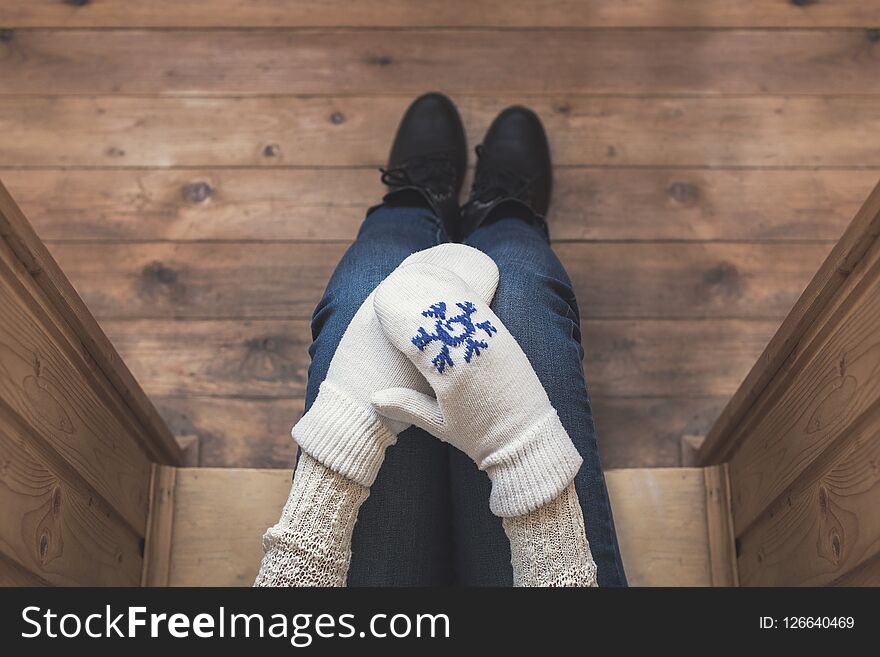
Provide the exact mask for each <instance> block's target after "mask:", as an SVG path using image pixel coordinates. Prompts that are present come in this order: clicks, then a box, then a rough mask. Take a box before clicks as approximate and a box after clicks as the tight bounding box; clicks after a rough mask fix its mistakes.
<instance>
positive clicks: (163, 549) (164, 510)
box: [141, 464, 177, 586]
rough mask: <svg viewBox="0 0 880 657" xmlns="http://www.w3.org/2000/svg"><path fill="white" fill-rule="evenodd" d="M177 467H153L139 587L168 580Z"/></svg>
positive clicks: (157, 584) (165, 583) (165, 584)
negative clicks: (142, 567) (142, 568)
mask: <svg viewBox="0 0 880 657" xmlns="http://www.w3.org/2000/svg"><path fill="white" fill-rule="evenodd" d="M176 481H177V468H176V467H174V466H167V465H160V464H154V465H153V476H152V480H151V483H150V516H149V521H148V522H147V535H146V536H145V538H144V570H143V577H142V579H141V586H168V582H169V580H170V577H171V568H172V565H173V564H172V563H171V546H172V542H173V538H174V536H173V533H174V509H175V495H174V492H175V487H176Z"/></svg>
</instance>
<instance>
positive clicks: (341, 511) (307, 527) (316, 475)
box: [254, 452, 370, 586]
mask: <svg viewBox="0 0 880 657" xmlns="http://www.w3.org/2000/svg"><path fill="white" fill-rule="evenodd" d="M369 495H370V489H369V488H367V487H366V486H361V485H360V484H356V483H354V482H353V481H351V480H350V479H346V478H345V477H343V476H342V475H341V474H338V473H336V472H334V471H333V470H331V469H329V468H327V467H325V466H323V465H321V463H319V462H318V461H316V460H315V459H313V458H312V457H311V456H309V455H308V454H306V453H305V452H302V453H301V455H300V458H299V464H298V466H297V469H296V476H295V477H294V478H293V485H292V486H291V488H290V495H289V496H288V498H287V503H286V504H285V505H284V511H283V512H282V513H281V520H279V521H278V523H277V524H276V525H275V526H274V527H270V528H269V530H268V531H267V532H266V534H265V535H264V536H263V561H262V562H261V563H260V572H259V574H258V575H257V579H256V581H255V582H254V586H345V581H346V576H347V575H348V566H349V564H350V563H351V534H352V531H353V530H354V525H355V523H356V522H357V514H358V510H359V509H360V507H361V505H362V504H363V503H364V501H365V500H366V499H367V497H369Z"/></svg>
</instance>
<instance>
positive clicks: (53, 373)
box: [0, 249, 149, 531]
mask: <svg viewBox="0 0 880 657" xmlns="http://www.w3.org/2000/svg"><path fill="white" fill-rule="evenodd" d="M8 258H9V256H8V253H7V252H6V251H5V249H4V250H0V307H2V308H3V313H2V314H0V390H2V399H3V405H4V406H5V407H6V408H8V409H9V410H10V411H11V412H12V413H14V414H15V415H16V416H17V417H19V418H20V419H21V421H22V422H23V423H25V425H26V426H28V427H31V428H32V429H33V434H34V436H35V438H36V439H38V440H39V441H41V443H42V444H44V445H45V447H46V448H47V449H49V450H52V451H54V452H57V454H58V455H59V456H60V457H61V458H63V459H64V461H66V462H67V463H68V464H69V465H70V467H72V468H73V469H74V470H75V471H76V472H77V473H79V475H80V476H81V477H82V478H83V479H84V480H85V481H86V482H88V484H89V485H90V486H91V487H93V488H94V490H96V491H97V492H98V493H99V494H100V495H101V496H102V497H103V498H104V500H106V501H107V502H108V503H109V504H110V505H112V506H113V508H115V509H116V510H117V511H118V512H119V513H120V515H121V516H122V517H123V518H125V520H126V521H127V522H128V523H129V525H130V526H131V527H132V528H133V529H134V530H135V531H143V528H144V524H145V522H146V516H147V491H148V487H149V460H148V459H147V456H146V455H145V454H144V452H143V451H142V450H141V449H140V446H139V443H138V442H137V441H136V440H135V439H134V437H133V436H132V434H131V432H130V431H129V430H128V428H127V427H126V425H125V423H124V421H122V420H120V418H119V417H118V416H117V415H116V414H115V413H114V412H113V411H114V409H113V408H112V406H111V405H109V404H108V403H106V401H105V398H104V397H103V395H102V394H101V392H100V390H99V389H96V385H95V384H94V382H93V381H92V380H91V377H90V375H91V374H92V373H91V372H89V371H88V370H87V369H86V370H84V369H83V366H82V364H80V363H78V362H77V361H76V360H74V359H73V357H72V356H71V355H70V353H69V352H68V351H67V350H66V348H65V345H64V341H65V339H64V337H63V336H60V335H59V334H58V332H57V330H56V329H55V327H54V325H53V323H52V320H51V319H50V318H49V317H48V316H47V315H46V314H45V311H44V309H43V308H42V307H41V306H40V305H39V304H38V303H37V302H35V301H34V299H33V297H30V296H29V295H28V294H27V291H26V290H25V289H24V288H23V287H22V286H21V284H20V283H19V281H18V280H17V278H16V276H15V275H14V273H13V271H12V270H11V269H10V262H9V259H8Z"/></svg>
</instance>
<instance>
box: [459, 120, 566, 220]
mask: <svg viewBox="0 0 880 657" xmlns="http://www.w3.org/2000/svg"><path fill="white" fill-rule="evenodd" d="M477 158H478V161H477V170H476V173H475V175H474V185H473V187H472V188H471V194H470V198H469V199H468V200H467V203H465V204H464V206H463V207H462V209H461V217H462V218H461V221H462V225H461V232H462V235H463V236H467V235H469V234H470V233H471V232H473V231H474V230H475V229H476V228H477V227H479V226H480V224H482V223H484V222H486V221H487V219H488V220H491V219H492V218H493V217H495V218H499V216H500V214H502V213H504V214H506V213H510V214H511V215H513V216H521V217H522V218H524V219H526V220H534V221H536V222H539V223H540V224H541V225H545V224H544V220H543V217H544V215H546V214H547V208H548V207H550V193H551V190H552V188H553V168H552V165H551V163H550V145H549V143H548V142H547V135H546V133H545V132H544V126H543V125H541V119H539V118H538V115H537V114H535V113H534V112H533V111H532V110H530V109H528V108H526V107H508V108H507V109H506V110H504V111H503V112H501V114H499V115H498V116H497V117H496V118H495V120H494V121H493V122H492V125H491V126H489V130H487V131H486V136H485V138H484V139H483V143H482V145H480V146H477ZM502 206H504V209H503V212H502V211H501V210H500V209H501V207H502Z"/></svg>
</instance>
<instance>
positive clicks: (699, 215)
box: [0, 167, 880, 242]
mask: <svg viewBox="0 0 880 657" xmlns="http://www.w3.org/2000/svg"><path fill="white" fill-rule="evenodd" d="M878 178H880V171H878V170H876V169H869V170H860V169H852V170H833V169H832V170H827V169H826V170H740V169H727V170H724V169H720V170H707V169H665V168H648V169H641V168H637V169H591V168H582V167H575V168H570V167H566V168H557V169H556V171H554V188H553V204H552V205H551V208H550V214H549V218H548V221H549V223H550V232H551V235H552V237H553V239H554V241H556V242H559V241H569V240H612V241H617V240H642V241H648V240H678V241H690V240H694V241H700V240H724V241H730V240H749V241H751V240H761V241H777V240H778V241H804V240H837V239H838V238H839V237H840V235H841V234H842V233H843V231H844V229H845V228H846V226H847V225H848V224H849V221H850V219H851V218H852V217H853V215H855V213H856V211H857V210H858V208H859V205H860V204H861V202H862V199H864V198H865V197H867V195H868V193H869V192H870V191H871V189H872V188H873V186H874V185H875V184H876V182H877V179H878ZM0 179H2V180H3V181H4V183H5V184H6V186H7V187H8V188H9V190H10V191H11V192H12V194H13V196H15V198H16V200H17V201H18V202H19V204H20V205H21V207H22V209H23V210H24V211H25V213H26V214H27V216H28V218H29V219H30V221H31V223H32V224H33V226H34V228H35V229H36V231H37V232H38V233H39V235H40V237H42V238H43V239H44V240H64V241H77V240H90V241H116V240H129V241H135V240H153V241H157V240H174V241H191V240H245V241H246V240H351V239H353V238H354V236H355V235H356V233H357V229H358V227H359V226H360V224H361V222H362V221H363V218H364V213H365V208H367V207H369V206H370V205H371V204H374V203H376V202H377V200H378V198H379V196H380V195H381V193H382V191H383V188H382V186H381V185H380V183H379V176H378V174H377V172H376V171H375V170H371V169H351V168H349V169H268V170H265V169H261V170H254V169H248V168H233V169H196V170H189V169H183V170H173V169H172V170H163V169H157V170H152V169H148V170H142V169H111V170H77V169H36V170H30V169H29V170H16V169H2V170H0ZM467 189H469V182H466V183H465V190H467ZM647 208H650V212H648V211H646V209H647Z"/></svg>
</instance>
